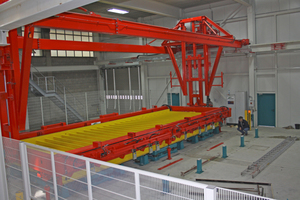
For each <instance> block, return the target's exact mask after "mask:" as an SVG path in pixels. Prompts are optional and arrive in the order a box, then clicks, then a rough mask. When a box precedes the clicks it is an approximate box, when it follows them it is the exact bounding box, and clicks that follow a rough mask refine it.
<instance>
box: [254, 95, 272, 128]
mask: <svg viewBox="0 0 300 200" xmlns="http://www.w3.org/2000/svg"><path fill="white" fill-rule="evenodd" d="M257 123H258V125H263V126H275V94H257Z"/></svg>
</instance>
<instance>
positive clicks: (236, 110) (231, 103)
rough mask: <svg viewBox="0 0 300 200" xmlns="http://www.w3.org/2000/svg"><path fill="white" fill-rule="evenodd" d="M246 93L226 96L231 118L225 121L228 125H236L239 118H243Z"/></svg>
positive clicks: (245, 106) (245, 108)
mask: <svg viewBox="0 0 300 200" xmlns="http://www.w3.org/2000/svg"><path fill="white" fill-rule="evenodd" d="M247 99H248V98H247V92H235V94H228V96H227V107H228V108H231V117H229V118H227V119H226V122H227V123H229V124H237V122H238V118H239V116H242V117H244V115H245V110H247V109H248V107H247V105H248V104H247Z"/></svg>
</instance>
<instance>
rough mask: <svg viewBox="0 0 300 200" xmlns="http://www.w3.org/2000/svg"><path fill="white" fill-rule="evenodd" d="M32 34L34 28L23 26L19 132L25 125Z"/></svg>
mask: <svg viewBox="0 0 300 200" xmlns="http://www.w3.org/2000/svg"><path fill="white" fill-rule="evenodd" d="M33 34H34V27H33V26H31V25H27V26H25V30H24V44H23V54H22V68H21V82H20V86H21V88H20V99H22V101H20V106H19V119H20V130H25V123H26V111H27V100H28V88H29V77H30V66H31V53H32V39H33Z"/></svg>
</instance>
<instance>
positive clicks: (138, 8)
mask: <svg viewBox="0 0 300 200" xmlns="http://www.w3.org/2000/svg"><path fill="white" fill-rule="evenodd" d="M220 1H224V0H143V1H142V0H99V1H98V2H95V3H92V4H89V5H86V6H84V8H86V9H87V10H89V11H93V12H95V13H98V14H100V15H102V16H104V17H111V18H114V17H115V18H123V19H126V18H127V19H129V20H130V19H131V20H137V19H138V18H143V17H148V16H151V15H162V16H169V17H174V18H180V17H179V16H180V9H185V8H190V7H195V6H201V5H206V4H211V3H215V2H220ZM112 7H114V8H119V9H125V10H128V11H129V13H128V14H125V15H120V14H114V13H109V12H107V9H109V8H112ZM74 11H76V12H81V11H80V10H79V9H76V10H74Z"/></svg>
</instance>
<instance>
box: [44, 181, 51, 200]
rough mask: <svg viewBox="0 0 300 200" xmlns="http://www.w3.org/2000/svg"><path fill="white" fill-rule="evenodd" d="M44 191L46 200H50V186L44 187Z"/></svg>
mask: <svg viewBox="0 0 300 200" xmlns="http://www.w3.org/2000/svg"><path fill="white" fill-rule="evenodd" d="M44 191H45V193H46V200H51V199H50V186H49V185H45V187H44Z"/></svg>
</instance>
